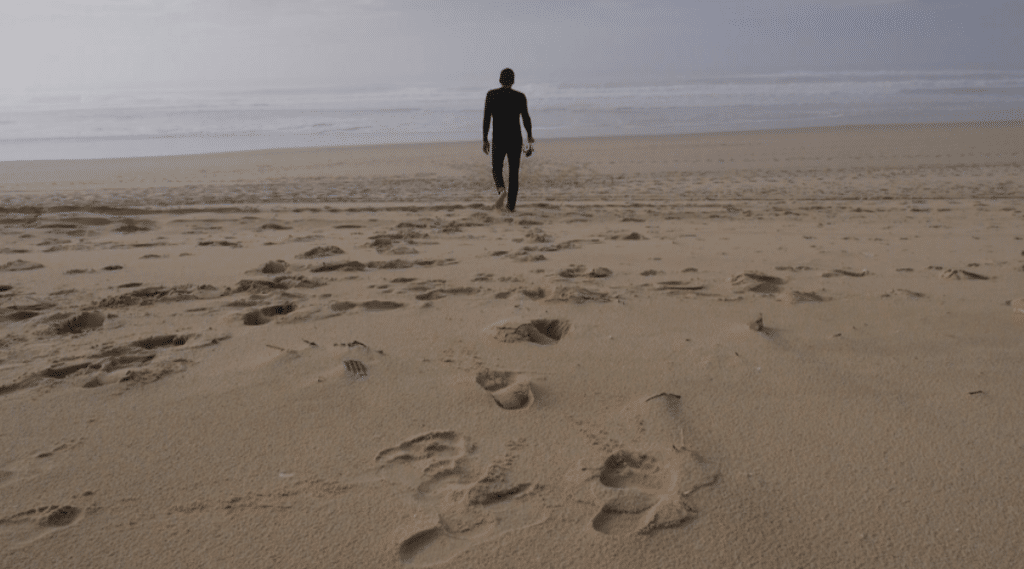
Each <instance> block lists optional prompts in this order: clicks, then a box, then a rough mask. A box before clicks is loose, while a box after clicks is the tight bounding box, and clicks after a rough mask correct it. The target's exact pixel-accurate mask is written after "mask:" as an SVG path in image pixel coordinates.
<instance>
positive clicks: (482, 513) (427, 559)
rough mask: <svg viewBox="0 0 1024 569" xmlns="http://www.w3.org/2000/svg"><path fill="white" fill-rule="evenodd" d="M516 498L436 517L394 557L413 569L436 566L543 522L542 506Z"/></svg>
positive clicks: (404, 542) (401, 545)
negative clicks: (476, 547)
mask: <svg viewBox="0 0 1024 569" xmlns="http://www.w3.org/2000/svg"><path fill="white" fill-rule="evenodd" d="M531 486H532V485H531ZM519 497H520V495H516V496H514V497H512V498H509V499H507V500H504V501H501V502H499V503H497V504H494V505H489V506H475V507H470V508H467V509H456V510H455V511H449V512H444V513H442V514H439V515H438V521H437V525H436V526H434V527H432V528H429V529H426V530H422V531H419V532H417V533H414V534H413V535H412V536H410V537H409V538H407V539H406V540H404V541H403V542H402V543H401V544H400V545H399V546H398V556H399V558H400V559H401V560H402V562H404V563H406V564H408V565H411V566H413V567H429V566H433V565H439V564H441V563H445V562H448V561H451V560H452V559H454V558H455V557H457V556H458V555H460V554H462V553H464V552H466V551H469V550H470V549H472V548H473V547H475V546H478V545H481V544H483V543H486V542H488V541H491V540H494V539H496V538H498V537H500V536H502V535H504V534H507V533H509V532H512V531H516V530H520V529H524V528H527V527H530V526H534V525H537V524H540V523H543V522H544V521H545V520H547V514H546V513H545V512H544V509H543V507H542V506H540V505H536V504H530V503H527V502H525V501H523V500H518V499H516V498H519Z"/></svg>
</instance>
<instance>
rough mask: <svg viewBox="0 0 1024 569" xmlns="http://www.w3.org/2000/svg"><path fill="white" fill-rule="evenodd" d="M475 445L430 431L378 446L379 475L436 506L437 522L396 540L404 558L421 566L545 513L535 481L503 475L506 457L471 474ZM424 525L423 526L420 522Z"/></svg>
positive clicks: (531, 522) (522, 525) (450, 434)
mask: <svg viewBox="0 0 1024 569" xmlns="http://www.w3.org/2000/svg"><path fill="white" fill-rule="evenodd" d="M473 452H474V448H473V445H472V444H470V443H469V441H468V440H467V439H466V438H465V437H463V436H461V435H459V434H457V433H455V432H453V431H433V432H429V433H425V434H422V435H419V436H416V437H413V438H412V439H409V440H407V441H405V442H403V443H401V444H400V445H398V446H396V447H392V448H388V449H385V450H383V451H381V452H380V453H379V454H378V455H377V458H376V461H375V462H376V463H377V470H378V473H379V474H380V476H381V477H382V478H384V479H385V480H389V481H392V482H396V483H400V484H402V485H404V486H406V487H407V488H409V489H410V490H412V491H413V497H414V498H415V499H417V500H418V501H420V502H421V503H422V504H423V505H424V506H425V507H430V508H433V509H434V512H435V514H436V516H437V517H436V522H435V524H434V525H433V526H432V527H430V528H427V529H419V530H418V531H415V532H414V533H413V534H412V535H411V536H409V537H408V538H406V539H405V540H403V541H402V542H401V543H400V544H399V546H398V556H399V558H400V559H401V560H402V561H403V562H404V563H406V564H409V565H413V566H417V567H425V566H430V565H437V564H440V563H444V562H447V561H449V560H451V559H453V558H455V557H456V556H458V555H460V554H461V553H463V552H465V551H467V550H469V549H471V548H473V547H474V546H477V545H479V544H482V543H484V542H487V541H490V540H492V539H495V538H497V537H499V536H501V535H503V534H506V533H508V532H510V531H515V530H517V529H522V528H525V527H528V526H531V525H535V524H538V523H541V522H543V521H544V520H546V519H547V514H546V513H545V511H544V508H543V505H542V504H537V503H534V502H533V501H531V500H530V499H529V497H530V496H532V493H533V490H534V489H535V488H536V485H535V484H531V483H512V482H509V481H507V480H506V471H505V469H506V468H507V467H508V464H509V462H508V460H509V458H508V457H506V458H505V459H504V460H502V461H500V462H497V463H494V464H492V465H491V466H490V467H489V468H486V469H483V472H484V474H483V476H480V475H478V474H474V471H475V469H473V468H471V466H470V463H469V455H471V454H473ZM421 527H422V526H421Z"/></svg>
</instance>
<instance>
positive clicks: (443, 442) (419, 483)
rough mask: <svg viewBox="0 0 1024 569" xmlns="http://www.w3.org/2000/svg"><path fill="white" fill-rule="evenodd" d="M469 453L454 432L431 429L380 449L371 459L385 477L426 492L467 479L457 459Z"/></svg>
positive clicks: (467, 443) (464, 441) (470, 447)
mask: <svg viewBox="0 0 1024 569" xmlns="http://www.w3.org/2000/svg"><path fill="white" fill-rule="evenodd" d="M470 452H472V446H471V445H470V444H469V442H468V441H467V440H466V439H465V437H463V436H461V435H459V434H458V433H455V432H454V431H432V432H429V433H425V434H422V435H419V436H417V437H413V438H411V439H409V440H407V441H405V442H403V443H402V444H400V445H398V446H397V447H393V448H389V449H385V450H382V451H380V452H379V453H378V454H377V458H376V459H375V462H376V463H377V465H378V473H379V474H380V476H381V477H382V478H384V479H385V480H389V481H391V482H395V483H399V484H402V485H404V486H407V487H409V488H413V489H416V490H417V491H419V492H421V493H429V492H430V491H432V490H433V489H435V488H436V487H438V486H443V485H444V484H445V483H447V482H452V481H454V482H459V481H463V482H465V481H467V480H464V479H465V478H466V477H467V476H468V474H469V473H468V472H467V471H466V468H465V466H464V465H462V464H460V462H461V461H462V459H463V458H465V457H466V455H468V454H469V453H470Z"/></svg>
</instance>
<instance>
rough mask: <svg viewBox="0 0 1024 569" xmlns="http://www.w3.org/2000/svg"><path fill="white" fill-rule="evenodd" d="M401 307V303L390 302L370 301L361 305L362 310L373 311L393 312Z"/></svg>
mask: <svg viewBox="0 0 1024 569" xmlns="http://www.w3.org/2000/svg"><path fill="white" fill-rule="evenodd" d="M403 306H405V305H404V304H402V303H401V302H392V301H390V300H371V301H368V302H364V303H363V308H365V309H367V310H373V311H379V310H394V309H396V308H401V307H403Z"/></svg>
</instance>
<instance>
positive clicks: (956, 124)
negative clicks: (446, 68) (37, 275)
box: [0, 109, 1024, 172]
mask: <svg viewBox="0 0 1024 569" xmlns="http://www.w3.org/2000/svg"><path fill="white" fill-rule="evenodd" d="M1020 114H1021V118H1019V119H1006V120H969V121H948V122H906V123H902V122H884V123H863V124H861V123H854V124H843V125H818V126H801V127H780V128H765V129H746V130H743V129H739V130H719V131H707V132H680V133H656V134H609V135H587V136H568V137H567V136H558V137H552V138H544V137H543V135H539V134H537V133H535V138H536V139H537V140H538V141H540V142H544V141H548V142H557V143H563V142H570V141H589V140H610V139H615V140H618V139H641V138H643V139H646V138H654V139H658V138H661V139H669V138H678V137H709V136H728V135H732V136H744V135H766V136H770V135H772V134H797V133H807V134H810V133H822V132H858V131H863V132H870V131H882V130H892V129H920V128H938V127H942V128H979V127H1013V126H1021V125H1024V109H1022V110H1021V112H1020ZM167 138H180V137H167ZM524 139H525V132H524ZM75 140H77V139H55V141H57V142H74V141H75ZM97 140H99V139H97ZM102 140H115V139H102ZM116 140H119V141H125V140H157V139H156V138H151V137H138V138H134V137H119V138H116ZM53 141H54V140H39V141H38V142H53ZM477 142H478V140H477V139H458V140H428V141H415V142H394V143H381V144H335V145H327V146H317V145H313V146H280V147H269V148H256V149H250V150H225V151H212V152H192V153H182V154H153V155H145V156H112V157H104V158H52V159H39V160H0V172H2V171H3V169H4V165H7V164H14V163H32V162H54V163H66V162H90V161H104V160H117V161H122V160H137V159H142V160H150V159H160V158H184V157H194V156H222V155H241V154H246V153H265V152H287V151H295V152H319V151H331V150H341V149H368V148H381V149H383V148H390V149H394V148H401V147H419V146H431V145H458V144H475V143H477Z"/></svg>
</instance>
